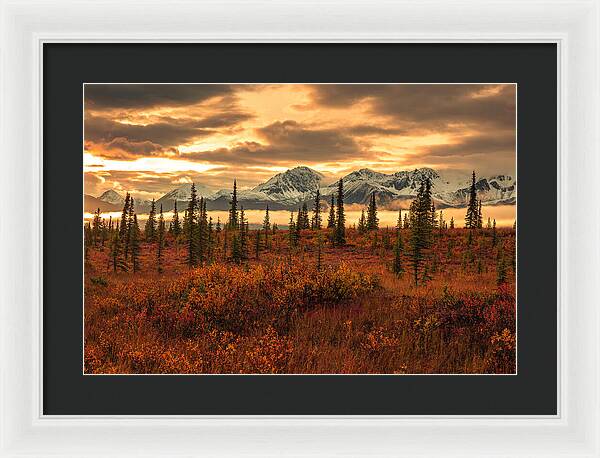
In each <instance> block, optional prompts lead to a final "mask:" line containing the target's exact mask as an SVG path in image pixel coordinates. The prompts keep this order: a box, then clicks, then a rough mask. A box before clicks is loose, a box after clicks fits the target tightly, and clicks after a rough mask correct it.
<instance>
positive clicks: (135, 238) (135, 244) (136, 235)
mask: <svg viewBox="0 0 600 458" xmlns="http://www.w3.org/2000/svg"><path fill="white" fill-rule="evenodd" d="M129 233H130V238H129V243H130V244H131V266H132V268H133V271H134V272H139V270H140V227H139V225H138V220H137V215H136V214H135V213H134V214H133V220H132V222H131V224H130V226H129Z"/></svg>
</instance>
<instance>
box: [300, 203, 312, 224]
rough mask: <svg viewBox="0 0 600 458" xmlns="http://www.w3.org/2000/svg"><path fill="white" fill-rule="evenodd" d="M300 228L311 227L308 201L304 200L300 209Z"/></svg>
mask: <svg viewBox="0 0 600 458" xmlns="http://www.w3.org/2000/svg"><path fill="white" fill-rule="evenodd" d="M298 228H299V229H310V220H309V218H308V207H307V205H306V202H304V203H303V204H302V207H301V208H300V209H299V210H298Z"/></svg>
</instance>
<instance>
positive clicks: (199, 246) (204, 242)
mask: <svg viewBox="0 0 600 458" xmlns="http://www.w3.org/2000/svg"><path fill="white" fill-rule="evenodd" d="M195 237H196V250H197V253H196V257H197V260H198V262H199V263H204V262H205V261H206V259H207V251H208V215H207V212H206V200H205V199H204V197H200V201H199V202H198V219H197V221H196V231H195Z"/></svg>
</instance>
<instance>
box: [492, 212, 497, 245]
mask: <svg viewBox="0 0 600 458" xmlns="http://www.w3.org/2000/svg"><path fill="white" fill-rule="evenodd" d="M497 243H498V234H497V233H496V218H494V223H493V224H492V246H496V244H497Z"/></svg>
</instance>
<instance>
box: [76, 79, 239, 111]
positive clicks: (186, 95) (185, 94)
mask: <svg viewBox="0 0 600 458" xmlns="http://www.w3.org/2000/svg"><path fill="white" fill-rule="evenodd" d="M231 93H232V88H231V87H230V86H228V85H223V84H193V85H190V84H86V85H85V103H86V108H92V109H110V108H119V109H130V108H138V109H144V108H151V107H156V106H181V105H190V104H194V103H198V102H202V101H204V100H208V99H210V98H212V97H216V96H225V95H229V94H231Z"/></svg>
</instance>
